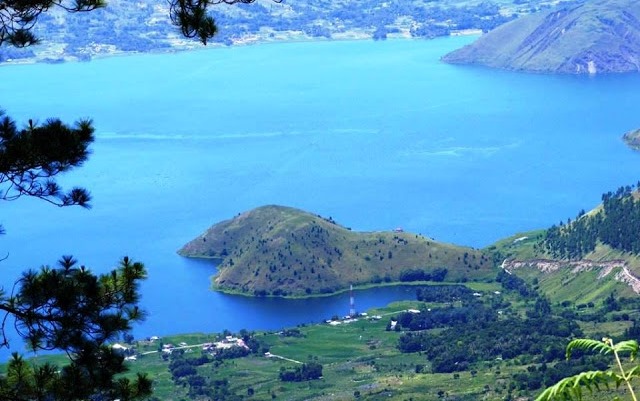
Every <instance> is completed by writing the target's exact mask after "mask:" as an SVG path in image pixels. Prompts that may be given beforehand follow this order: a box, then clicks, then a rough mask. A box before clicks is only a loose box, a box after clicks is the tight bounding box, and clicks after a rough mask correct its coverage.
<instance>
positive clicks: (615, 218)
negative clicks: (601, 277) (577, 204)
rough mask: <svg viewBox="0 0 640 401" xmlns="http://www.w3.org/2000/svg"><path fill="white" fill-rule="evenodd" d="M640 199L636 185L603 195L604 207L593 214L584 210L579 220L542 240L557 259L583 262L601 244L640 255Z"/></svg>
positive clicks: (550, 231)
mask: <svg viewBox="0 0 640 401" xmlns="http://www.w3.org/2000/svg"><path fill="white" fill-rule="evenodd" d="M638 228H640V200H638V193H637V192H635V191H634V187H633V186H626V187H620V188H618V190H617V191H616V192H607V193H606V194H603V195H602V206H601V207H600V208H598V209H596V210H594V211H593V212H592V213H589V214H585V212H584V210H583V211H581V212H580V213H579V214H578V216H577V217H576V218H575V220H573V221H572V220H571V219H569V220H568V221H567V223H566V224H562V223H561V224H560V225H554V226H552V227H551V228H549V229H548V230H547V232H546V235H545V238H544V240H543V241H542V244H543V246H544V250H545V251H547V252H549V253H550V254H551V255H553V257H555V258H562V259H580V258H582V257H584V256H585V255H586V254H588V253H590V252H593V251H594V250H595V249H596V245H597V244H598V243H602V244H605V245H607V246H609V247H611V248H613V249H615V250H618V251H621V252H629V253H633V254H638V253H640V235H639V233H638Z"/></svg>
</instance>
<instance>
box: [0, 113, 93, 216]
mask: <svg viewBox="0 0 640 401" xmlns="http://www.w3.org/2000/svg"><path fill="white" fill-rule="evenodd" d="M93 132H94V128H93V125H92V123H91V121H90V120H80V121H78V122H77V123H76V124H75V125H74V126H73V127H70V126H68V125H66V124H64V123H62V122H61V121H60V120H57V119H51V120H47V121H46V122H45V123H44V124H42V125H38V124H34V123H33V122H32V121H31V120H29V124H28V125H27V126H26V127H25V128H22V129H18V127H17V124H16V122H15V121H14V120H13V119H11V118H10V117H8V116H6V115H5V114H4V112H3V111H2V110H0V185H3V186H5V187H6V188H3V190H2V192H1V195H0V199H2V200H15V199H17V198H19V197H21V196H33V197H36V198H40V199H43V200H45V201H47V202H50V203H53V204H55V205H58V206H70V205H80V206H84V207H88V206H89V200H90V199H91V197H90V196H89V193H88V192H87V191H86V190H85V189H83V188H73V189H72V190H70V191H68V192H63V191H62V189H61V188H60V187H59V186H58V184H57V183H56V181H55V176H56V175H58V174H60V173H64V172H67V171H69V170H71V169H73V168H74V167H78V166H81V165H82V164H83V163H84V162H85V161H86V160H87V157H88V156H89V149H88V148H89V145H90V144H91V143H92V142H93V139H94V137H93Z"/></svg>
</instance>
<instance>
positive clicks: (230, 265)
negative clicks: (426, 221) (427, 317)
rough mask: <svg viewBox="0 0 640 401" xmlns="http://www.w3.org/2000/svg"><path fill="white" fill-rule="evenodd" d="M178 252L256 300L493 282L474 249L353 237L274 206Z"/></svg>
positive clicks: (219, 283)
mask: <svg viewBox="0 0 640 401" xmlns="http://www.w3.org/2000/svg"><path fill="white" fill-rule="evenodd" d="M178 253H179V254H180V255H182V256H187V257H195V258H211V259H215V260H216V261H217V262H219V264H218V273H217V274H216V276H215V278H214V287H215V288H216V289H218V290H221V291H226V292H233V293H240V294H245V295H254V296H279V297H304V296H313V295H322V294H326V295H328V294H334V293H336V292H340V291H345V290H348V289H349V287H350V286H351V285H354V286H366V285H385V284H387V285H388V284H393V283H408V282H421V281H444V280H445V279H446V281H450V282H451V281H453V282H455V281H466V280H481V279H486V278H489V277H493V276H495V269H494V262H493V260H491V259H490V258H489V257H488V256H487V255H486V254H485V253H484V252H482V251H480V250H476V249H472V248H468V247H461V246H456V245H451V244H445V243H441V242H437V241H434V240H433V239H430V238H427V237H424V236H422V235H418V234H412V233H408V232H405V231H404V230H403V229H401V228H396V229H392V230H389V231H377V232H355V231H352V230H350V229H349V228H346V227H343V226H341V225H339V224H337V223H336V222H335V221H334V220H333V219H332V218H325V217H321V216H318V215H315V214H312V213H308V212H305V211H302V210H299V209H295V208H291V207H285V206H276V205H269V206H263V207H259V208H256V209H253V210H250V211H247V212H244V213H241V214H239V215H237V216H236V217H234V218H232V219H230V220H226V221H223V222H220V223H218V224H215V225H214V226H212V227H211V228H209V229H208V230H207V231H205V232H204V233H203V234H202V235H200V236H198V237H197V238H195V239H194V240H192V241H190V242H189V243H187V244H186V245H184V246H183V247H182V248H181V249H180V250H179V251H178Z"/></svg>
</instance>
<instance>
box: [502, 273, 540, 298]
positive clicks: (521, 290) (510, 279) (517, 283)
mask: <svg viewBox="0 0 640 401" xmlns="http://www.w3.org/2000/svg"><path fill="white" fill-rule="evenodd" d="M496 281H497V282H499V283H500V284H501V285H502V288H503V289H504V290H505V291H515V292H517V293H518V294H519V295H520V296H521V297H523V298H532V297H536V296H537V294H536V292H535V291H534V290H533V289H532V288H531V287H530V286H529V285H528V284H527V283H526V282H525V281H524V280H523V279H521V278H520V277H518V276H516V275H514V274H510V273H507V272H506V271H504V270H500V272H499V273H498V275H497V277H496Z"/></svg>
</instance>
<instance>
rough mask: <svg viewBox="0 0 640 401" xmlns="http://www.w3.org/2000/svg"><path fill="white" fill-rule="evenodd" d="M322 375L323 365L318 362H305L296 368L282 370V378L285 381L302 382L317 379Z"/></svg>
mask: <svg viewBox="0 0 640 401" xmlns="http://www.w3.org/2000/svg"><path fill="white" fill-rule="evenodd" d="M321 377H322V365H321V364H319V363H317V362H307V363H303V364H302V366H300V367H298V368H296V369H294V370H283V371H281V372H280V380H282V381H284V382H301V381H309V380H316V379H319V378H321Z"/></svg>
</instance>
